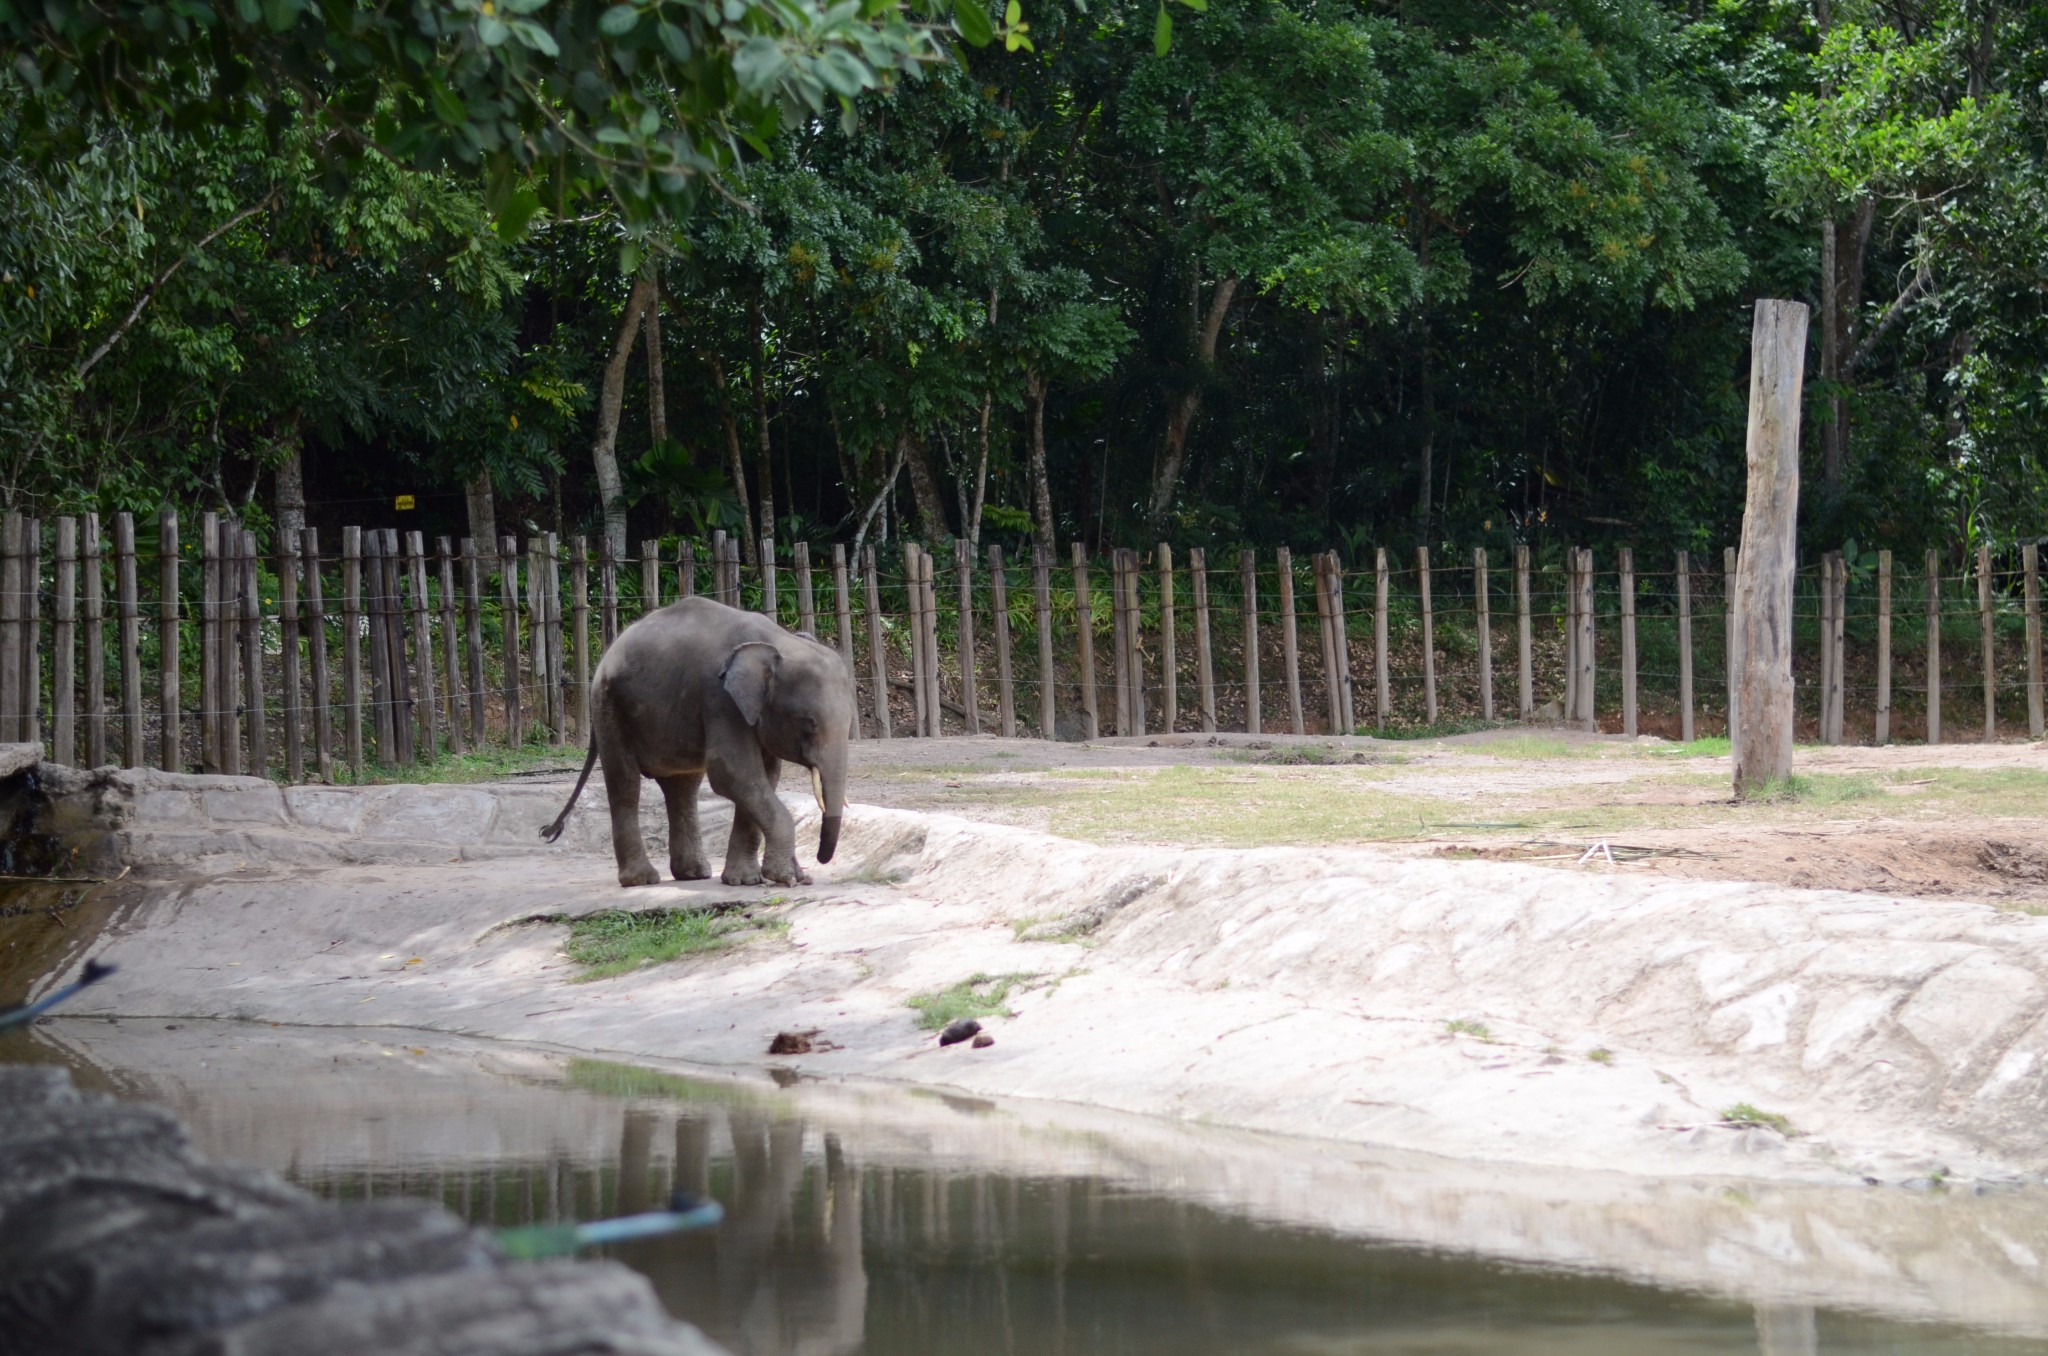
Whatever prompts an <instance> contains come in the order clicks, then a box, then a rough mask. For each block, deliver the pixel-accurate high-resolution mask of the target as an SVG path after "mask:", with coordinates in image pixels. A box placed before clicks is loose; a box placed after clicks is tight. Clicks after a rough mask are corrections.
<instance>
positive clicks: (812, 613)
mask: <svg viewBox="0 0 2048 1356" xmlns="http://www.w3.org/2000/svg"><path fill="white" fill-rule="evenodd" d="M789 554H790V559H791V561H792V563H793V564H794V565H795V567H796V629H797V630H799V631H803V632H805V633H807V634H809V635H813V636H815V635H817V634H818V601H817V598H816V596H815V595H814V594H813V592H812V590H811V544H810V543H809V542H807V541H800V542H797V543H796V544H795V545H794V546H791V547H790V548H789Z"/></svg>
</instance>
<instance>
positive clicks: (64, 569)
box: [50, 515, 78, 767]
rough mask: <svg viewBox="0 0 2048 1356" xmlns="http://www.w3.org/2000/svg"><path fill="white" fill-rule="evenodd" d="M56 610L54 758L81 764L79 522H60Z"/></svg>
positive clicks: (52, 654)
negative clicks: (79, 755) (79, 719)
mask: <svg viewBox="0 0 2048 1356" xmlns="http://www.w3.org/2000/svg"><path fill="white" fill-rule="evenodd" d="M55 562H56V567H57V568H56V586H57V587H56V595H57V596H56V600H55V601H56V608H55V610H54V611H53V612H52V613H51V614H50V616H51V623H52V625H51V634H50V756H51V758H52V759H53V760H54V761H55V762H57V763H60V764H62V765H63V766H65V767H70V766H73V765H74V764H75V763H76V762H77V761H78V707H77V701H78V520H77V519H76V518H73V517H70V516H69V515H66V516H64V517H61V518H59V519H57V549H56V555H55Z"/></svg>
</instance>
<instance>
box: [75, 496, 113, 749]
mask: <svg viewBox="0 0 2048 1356" xmlns="http://www.w3.org/2000/svg"><path fill="white" fill-rule="evenodd" d="M79 535H80V540H79V562H80V565H81V566H82V568H83V571H84V584H85V591H84V593H83V595H82V596H81V598H80V603H81V606H82V609H83V615H82V617H81V621H82V623H83V625H84V628H85V765H86V766H87V767H105V766H106V764H107V631H106V624H107V594H106V573H105V568H106V552H105V547H104V545H103V543H102V542H101V541H100V515H99V514H97V513H87V514H85V515H84V516H83V517H82V518H81V519H80V521H79Z"/></svg>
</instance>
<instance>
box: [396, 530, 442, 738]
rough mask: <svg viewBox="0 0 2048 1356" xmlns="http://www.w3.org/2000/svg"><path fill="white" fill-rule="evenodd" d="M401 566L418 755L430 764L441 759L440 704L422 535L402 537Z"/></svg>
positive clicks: (407, 534)
mask: <svg viewBox="0 0 2048 1356" xmlns="http://www.w3.org/2000/svg"><path fill="white" fill-rule="evenodd" d="M405 563H406V567H407V571H408V573H409V574H410V575H411V579H410V580H409V584H410V587H411V591H412V656H413V682H414V687H415V689H416V691H415V693H414V699H415V705H416V706H417V708H418V732H419V740H420V753H421V756H422V757H423V758H424V759H425V761H427V762H429V763H431V762H433V761H434V760H435V759H436V758H438V757H440V756H441V701H440V698H439V697H437V696H436V695H435V694H434V623H433V616H434V612H433V600H432V599H431V598H429V597H428V594H427V542H426V534H425V533H422V532H408V533H406V534H405Z"/></svg>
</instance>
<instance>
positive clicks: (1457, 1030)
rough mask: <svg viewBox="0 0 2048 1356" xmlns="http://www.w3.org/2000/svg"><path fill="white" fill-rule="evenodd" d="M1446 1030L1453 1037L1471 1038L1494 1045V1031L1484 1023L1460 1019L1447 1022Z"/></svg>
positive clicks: (1445, 1024)
mask: <svg viewBox="0 0 2048 1356" xmlns="http://www.w3.org/2000/svg"><path fill="white" fill-rule="evenodd" d="M1444 1030H1445V1031H1447V1032H1449V1033H1450V1034H1451V1035H1453V1036H1470V1037H1472V1038H1473V1039H1475V1040H1482V1041H1485V1042H1487V1043H1488V1044H1489V1045H1490V1044H1492V1043H1493V1030H1492V1028H1490V1027H1488V1026H1487V1025H1486V1023H1484V1022H1474V1021H1471V1020H1469V1019H1467V1018H1464V1017H1459V1018H1455V1019H1453V1020H1451V1021H1448V1022H1445V1023H1444Z"/></svg>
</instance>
